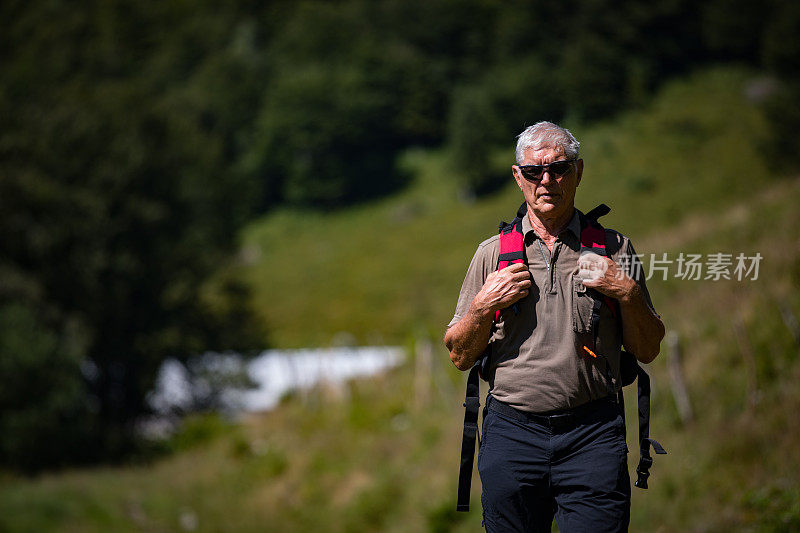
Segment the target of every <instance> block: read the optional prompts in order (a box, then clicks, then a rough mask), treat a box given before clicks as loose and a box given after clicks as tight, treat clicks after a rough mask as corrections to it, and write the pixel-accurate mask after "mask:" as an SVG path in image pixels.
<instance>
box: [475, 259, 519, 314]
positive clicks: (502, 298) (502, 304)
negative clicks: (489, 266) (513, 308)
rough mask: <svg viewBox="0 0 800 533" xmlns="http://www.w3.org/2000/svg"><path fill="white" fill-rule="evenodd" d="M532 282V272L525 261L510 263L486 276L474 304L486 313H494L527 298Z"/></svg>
mask: <svg viewBox="0 0 800 533" xmlns="http://www.w3.org/2000/svg"><path fill="white" fill-rule="evenodd" d="M531 284H532V281H531V274H530V272H528V266H527V265H526V264H525V263H514V264H511V265H508V266H507V267H506V268H504V269H502V270H498V271H496V272H492V273H491V274H489V275H488V276H487V277H486V282H485V283H484V284H483V288H481V290H480V292H478V294H476V295H475V299H474V300H473V301H472V304H473V306H475V307H477V308H478V309H480V310H481V311H482V312H484V313H494V312H495V311H498V310H500V309H505V308H506V307H508V306H510V305H512V304H513V303H514V302H516V301H518V300H521V299H522V298H525V297H526V296H527V295H528V292H529V289H530V288H531Z"/></svg>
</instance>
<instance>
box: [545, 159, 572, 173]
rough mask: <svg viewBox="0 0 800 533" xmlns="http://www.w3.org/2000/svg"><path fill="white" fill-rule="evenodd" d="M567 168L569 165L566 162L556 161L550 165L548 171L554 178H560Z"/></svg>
mask: <svg viewBox="0 0 800 533" xmlns="http://www.w3.org/2000/svg"><path fill="white" fill-rule="evenodd" d="M569 166H570V163H569V162H568V161H556V162H555V163H553V164H551V165H550V168H549V169H548V170H549V171H550V172H552V173H553V174H555V175H556V176H562V175H563V174H565V173H566V172H567V171H568V170H569Z"/></svg>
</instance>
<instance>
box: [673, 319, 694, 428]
mask: <svg viewBox="0 0 800 533" xmlns="http://www.w3.org/2000/svg"><path fill="white" fill-rule="evenodd" d="M667 349H668V350H669V355H668V357H667V367H668V369H669V377H670V383H671V385H672V396H673V397H674V398H675V405H676V406H677V408H678V416H680V418H681V423H682V424H683V425H686V424H689V423H690V422H691V421H692V420H693V418H694V413H693V412H692V404H691V402H690V401H689V393H688V392H687V391H686V383H685V381H684V379H683V366H682V364H681V344H680V338H679V337H678V332H677V331H674V330H671V331H669V333H667Z"/></svg>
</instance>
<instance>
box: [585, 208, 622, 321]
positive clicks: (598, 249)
mask: <svg viewBox="0 0 800 533" xmlns="http://www.w3.org/2000/svg"><path fill="white" fill-rule="evenodd" d="M610 211H611V208H610V207H608V206H607V205H606V204H600V205H598V206H597V207H595V208H594V209H592V210H591V211H589V212H588V213H586V214H585V215H583V217H581V250H580V253H581V254H583V253H584V252H594V253H596V254H597V255H599V256H602V257H608V254H607V253H606V230H605V228H604V227H603V226H602V225H601V224H600V223H599V222H598V221H597V219H598V218H599V217H601V216H603V215H606V214H608V213H609V212H610ZM603 301H604V302H605V303H606V305H608V307H609V308H610V309H611V312H612V313H613V314H614V316H615V317H616V316H618V314H617V306H618V305H619V304H618V303H617V301H616V300H614V299H613V298H609V297H608V296H603ZM597 311H599V306H596V309H595V311H594V312H593V314H592V322H593V324H592V326H593V327H592V329H594V330H595V334H596V331H597V330H596V328H594V326H595V324H594V322H595V320H596V318H599V315H597V317H595V315H596V312H597Z"/></svg>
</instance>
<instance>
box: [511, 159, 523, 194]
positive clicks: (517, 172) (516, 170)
mask: <svg viewBox="0 0 800 533" xmlns="http://www.w3.org/2000/svg"><path fill="white" fill-rule="evenodd" d="M511 175H512V176H514V181H516V182H517V187H519V188H520V190H522V180H523V179H524V178H523V177H522V174H521V173H520V170H519V167H518V166H517V165H511Z"/></svg>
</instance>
